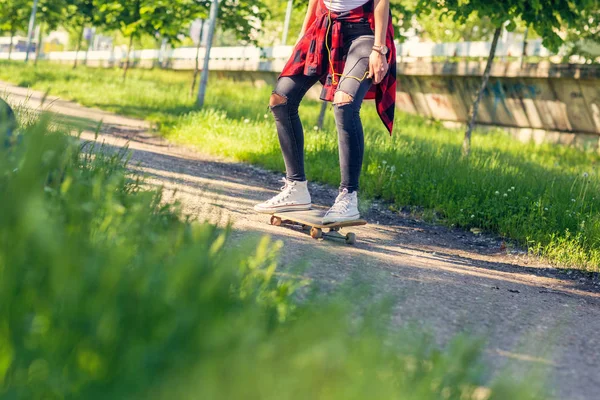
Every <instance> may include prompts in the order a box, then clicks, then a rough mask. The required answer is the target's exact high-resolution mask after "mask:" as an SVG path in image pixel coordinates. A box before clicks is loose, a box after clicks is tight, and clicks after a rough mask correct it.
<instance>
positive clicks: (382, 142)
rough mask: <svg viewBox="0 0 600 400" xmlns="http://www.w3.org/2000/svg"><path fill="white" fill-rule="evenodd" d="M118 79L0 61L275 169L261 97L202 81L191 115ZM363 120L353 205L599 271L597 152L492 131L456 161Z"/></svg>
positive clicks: (14, 73)
mask: <svg viewBox="0 0 600 400" xmlns="http://www.w3.org/2000/svg"><path fill="white" fill-rule="evenodd" d="M119 74H120V72H119V71H116V70H98V69H86V68H80V69H78V70H76V71H73V70H72V69H71V68H70V67H68V66H60V65H56V64H40V65H38V67H37V68H34V67H31V66H23V65H22V64H21V63H7V62H0V79H7V80H9V81H12V82H15V83H18V84H19V85H21V86H32V87H33V88H36V89H40V90H46V89H50V90H51V93H52V94H54V95H60V96H63V97H65V98H69V99H73V100H76V101H78V102H80V103H82V104H84V105H88V106H96V107H100V108H104V109H108V110H112V111H115V112H120V113H124V114H127V115H131V116H137V117H142V118H147V119H150V120H153V121H157V122H159V123H160V124H161V132H162V133H163V135H165V136H166V137H168V138H169V139H172V140H174V141H177V142H179V143H183V144H188V145H193V146H195V147H197V148H198V149H199V150H201V151H204V152H210V153H215V154H221V155H225V156H229V157H234V158H236V159H238V160H242V161H248V162H251V163H255V164H260V165H263V166H265V167H267V168H270V169H273V170H276V171H283V170H284V167H283V161H282V158H281V153H280V150H279V145H278V142H277V135H276V132H275V127H274V124H273V122H272V117H271V115H270V113H269V111H268V108H267V104H268V98H269V95H270V91H271V88H269V87H264V88H255V87H253V86H252V85H251V84H250V83H244V82H231V81H222V80H220V81H217V80H212V81H210V87H209V90H208V94H209V96H208V98H207V101H206V107H205V109H204V110H201V111H197V110H194V106H193V99H191V98H189V96H188V85H189V82H190V74H189V73H183V72H174V71H160V70H155V71H149V70H133V71H131V75H130V77H129V79H128V81H127V82H125V83H124V84H123V83H122V82H121V80H120V79H119ZM319 108H320V104H319V103H317V102H315V101H310V100H306V101H304V103H303V105H302V106H301V116H302V118H303V121H304V123H305V131H306V167H307V174H308V178H309V179H310V180H314V181H320V182H325V183H329V184H332V185H338V184H339V167H338V155H337V138H336V131H335V126H334V123H333V118H332V115H331V113H328V116H327V119H326V123H325V127H324V130H323V131H314V130H313V125H314V123H315V122H316V121H317V116H318V112H319ZM362 115H363V121H364V125H365V133H366V153H365V162H364V168H363V175H362V178H361V185H362V188H361V192H360V193H361V196H362V198H363V199H365V200H368V199H369V198H373V197H378V198H382V199H385V200H387V201H389V202H391V203H392V208H393V209H401V208H403V207H408V208H409V209H411V210H413V211H415V212H418V213H422V214H423V216H424V217H425V218H426V219H428V220H432V221H442V222H444V223H446V224H448V225H451V226H460V227H463V228H466V229H469V228H479V229H483V230H486V231H490V232H495V233H498V234H500V235H502V236H504V237H507V238H511V239H515V240H516V241H517V242H518V243H520V244H521V245H525V246H527V248H528V249H529V250H530V251H531V252H532V253H535V254H539V255H542V256H544V257H547V258H548V259H549V260H551V261H554V262H556V263H557V264H558V265H563V266H569V267H577V268H581V269H583V270H587V271H596V272H597V271H600V213H599V211H600V195H599V193H600V179H599V173H598V161H599V160H600V156H599V155H598V154H596V153H593V152H585V151H580V150H577V149H573V148H567V147H561V146H552V145H542V146H537V145H535V144H533V143H531V144H523V143H520V142H518V141H516V140H515V139H513V138H512V137H510V136H509V135H507V134H505V133H504V132H502V131H501V130H497V131H495V132H492V133H488V134H482V133H479V134H477V135H475V136H474V138H473V152H472V155H471V157H470V158H469V159H468V160H464V159H462V158H461V156H460V143H461V138H462V132H460V131H455V130H450V129H446V128H444V127H442V126H441V125H440V124H437V123H432V122H430V121H426V120H424V119H423V118H420V117H417V116H411V115H406V114H401V113H400V114H399V115H397V117H396V132H395V133H394V136H393V137H392V138H390V137H389V136H388V135H387V134H386V132H385V130H384V128H383V125H382V124H381V122H380V121H379V119H378V117H377V115H376V113H375V111H374V107H373V105H372V104H365V106H364V107H363V113H362ZM265 184H267V183H265Z"/></svg>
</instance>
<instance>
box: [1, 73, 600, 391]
mask: <svg viewBox="0 0 600 400" xmlns="http://www.w3.org/2000/svg"><path fill="white" fill-rule="evenodd" d="M4 91H6V92H8V93H11V97H10V100H11V101H12V102H13V103H14V102H21V101H23V102H27V103H28V104H29V105H30V106H32V107H39V106H40V101H41V99H42V97H43V94H42V93H38V92H33V91H28V90H25V89H21V88H16V87H14V86H11V85H8V84H5V83H2V82H0V93H3V92H4ZM50 102H52V105H51V106H50V108H51V110H52V111H53V112H56V113H59V114H62V115H66V116H69V117H68V118H75V119H76V120H79V121H80V122H81V121H83V122H86V121H90V120H91V121H98V120H103V121H104V128H103V131H102V133H101V134H100V135H99V137H98V140H100V141H104V142H106V144H107V145H108V146H111V147H114V148H120V147H123V146H125V145H128V146H129V149H130V150H131V151H132V164H131V165H132V166H134V167H133V168H135V169H138V170H140V171H143V172H144V173H146V174H147V175H148V177H149V180H148V181H149V183H150V184H156V185H160V186H163V187H164V188H165V189H166V200H167V201H171V200H173V199H174V198H176V199H177V200H179V201H180V202H181V204H182V207H183V210H184V212H185V213H187V214H190V215H192V216H193V217H194V218H198V219H200V220H210V221H213V222H216V223H220V224H225V223H227V221H231V222H232V223H233V226H234V235H235V236H236V237H241V236H246V235H264V234H269V235H271V236H272V237H273V239H276V240H281V241H283V243H284V247H283V251H282V263H283V265H282V267H281V268H282V269H283V270H285V269H286V268H290V267H292V266H298V265H304V266H306V267H307V269H306V272H305V274H306V275H307V276H308V277H310V278H311V279H313V282H314V283H315V284H318V285H320V286H323V287H324V288H333V287H335V286H337V285H339V284H340V283H342V282H343V283H347V282H351V283H352V284H353V285H354V284H356V285H358V284H363V285H367V286H368V287H370V288H371V289H372V290H371V291H370V294H365V295H364V298H362V299H356V300H357V301H362V302H368V301H371V300H373V299H375V298H379V297H380V296H381V295H393V296H394V297H395V298H396V303H395V306H394V319H395V321H394V322H396V323H398V324H404V323H414V324H417V325H419V326H423V327H424V328H426V329H427V330H429V331H430V332H432V333H433V335H434V337H435V338H436V339H437V341H438V342H439V343H440V344H442V345H443V344H444V343H446V342H447V340H448V339H450V338H451V337H452V335H454V334H456V333H459V332H469V333H475V334H481V335H485V336H486V337H487V338H488V342H487V346H486V353H485V354H486V358H487V359H488V361H489V362H490V364H491V365H493V366H494V370H495V371H499V370H503V369H505V368H510V370H511V371H512V372H513V373H515V374H522V373H523V372H530V371H539V372H542V373H545V374H547V376H548V379H547V381H548V383H549V385H550V388H549V390H550V392H551V393H552V394H553V395H554V396H555V397H556V398H560V399H596V398H598V397H599V394H598V393H599V392H600V350H599V349H600V338H599V335H600V287H599V286H598V281H594V280H592V279H591V278H589V277H585V276H582V275H581V274H579V273H578V272H577V271H568V270H556V269H554V268H551V267H550V266H548V265H545V264H544V263H543V262H541V261H539V260H537V259H535V258H532V257H529V256H527V255H526V254H525V253H524V252H522V251H519V250H515V249H511V246H509V249H510V250H507V249H506V248H505V246H504V245H503V242H502V240H501V239H499V238H496V237H494V236H491V235H485V234H483V235H481V234H480V235H476V234H473V233H471V232H465V231H463V230H458V229H450V228H446V227H441V226H435V225H431V224H427V223H424V222H422V221H420V220H417V219H414V218H413V217H411V216H409V215H403V214H399V213H397V212H396V213H393V212H391V211H389V210H388V209H387V207H386V206H385V205H384V204H378V203H373V204H372V205H371V207H370V210H369V213H368V214H367V215H366V218H367V219H368V220H369V222H370V224H369V225H367V226H365V227H359V228H357V229H355V230H354V231H355V232H356V233H357V237H358V243H357V245H356V246H347V245H345V244H341V243H338V242H333V241H314V240H312V239H310V238H309V237H307V236H306V235H305V234H304V233H302V232H301V231H298V230H294V229H288V228H282V227H273V226H270V225H269V224H268V223H267V221H268V218H267V217H266V216H264V215H257V214H255V213H254V212H253V211H252V205H253V204H254V203H255V202H258V201H259V200H262V199H264V198H267V197H268V196H271V195H272V194H274V193H275V192H276V190H277V189H278V187H279V185H280V184H279V183H278V182H277V180H278V179H279V178H281V176H280V175H279V174H274V173H271V172H267V171H264V170H262V169H260V168H257V167H254V166H251V165H247V164H243V163H237V162H234V161H231V160H227V159H221V158H216V157H213V156H207V155H205V154H202V153H201V152H200V151H193V150H190V149H186V148H183V147H180V146H176V145H173V144H170V143H168V142H166V141H165V140H163V139H160V138H157V137H154V136H152V135H150V134H148V133H147V132H148V130H149V126H148V124H147V123H146V122H144V121H139V120H134V119H130V118H124V117H120V116H116V115H113V114H110V113H107V112H104V111H100V110H94V109H88V108H84V107H81V106H78V105H76V104H73V103H70V102H66V101H60V100H57V99H54V98H52V97H51V96H50V97H48V98H47V99H46V104H48V103H50ZM87 125H89V126H90V127H91V126H93V125H94V123H87ZM82 137H83V138H84V139H87V140H94V135H93V133H91V132H89V131H86V132H84V134H83V135H82ZM310 189H311V193H312V194H313V200H314V201H315V203H316V204H318V205H319V206H322V207H325V206H327V205H329V204H331V202H332V201H333V199H334V198H335V195H336V190H335V189H334V188H331V187H328V186H323V185H311V186H310Z"/></svg>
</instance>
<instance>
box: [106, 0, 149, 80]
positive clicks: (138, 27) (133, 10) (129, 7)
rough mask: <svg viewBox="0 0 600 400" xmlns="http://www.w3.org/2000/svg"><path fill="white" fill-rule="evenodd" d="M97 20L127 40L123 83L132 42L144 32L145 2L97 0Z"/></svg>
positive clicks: (134, 0) (137, 0)
mask: <svg viewBox="0 0 600 400" xmlns="http://www.w3.org/2000/svg"><path fill="white" fill-rule="evenodd" d="M95 3H96V4H97V6H98V13H99V19H101V20H102V21H104V25H105V26H106V28H108V29H113V30H119V31H120V32H121V33H122V34H123V36H125V37H126V38H128V40H129V45H128V46H127V57H126V60H125V65H124V67H123V81H124V80H125V79H127V71H128V70H129V60H130V54H131V48H132V47H133V40H134V39H135V38H139V37H140V36H141V35H142V33H143V32H146V28H147V27H146V26H145V23H146V22H147V20H148V19H144V18H143V17H142V14H143V13H144V12H145V11H146V9H145V6H146V4H145V3H147V0H132V1H123V2H122V1H115V0H97V1H95Z"/></svg>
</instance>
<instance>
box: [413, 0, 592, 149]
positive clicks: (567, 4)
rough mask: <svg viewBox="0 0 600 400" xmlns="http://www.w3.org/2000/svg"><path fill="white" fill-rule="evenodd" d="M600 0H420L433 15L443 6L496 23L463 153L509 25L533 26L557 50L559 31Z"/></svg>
mask: <svg viewBox="0 0 600 400" xmlns="http://www.w3.org/2000/svg"><path fill="white" fill-rule="evenodd" d="M597 4H598V0H527V1H525V0H504V1H492V2H490V1H488V0H437V1H435V2H433V3H432V2H431V1H429V0H418V6H417V11H418V12H419V13H423V14H425V15H430V14H431V12H432V10H439V11H440V16H446V15H448V16H451V17H452V18H453V20H454V21H456V22H458V23H463V24H464V23H466V22H467V21H468V20H469V18H470V17H472V15H480V16H486V17H487V18H489V20H490V21H491V23H492V24H493V26H494V29H495V30H494V38H493V40H492V45H491V47H490V54H489V57H488V60H487V65H486V67H485V71H484V74H483V77H482V81H481V86H480V89H479V92H478V94H477V98H476V100H475V102H474V103H473V107H472V109H471V116H470V120H469V124H468V127H467V130H466V132H465V138H464V141H463V155H464V156H468V155H469V153H470V151H471V133H472V131H473V127H474V126H475V121H476V119H477V112H478V109H479V103H480V101H481V99H482V97H483V92H484V90H485V88H486V86H487V82H488V80H489V76H490V72H491V67H492V63H493V60H494V55H495V52H496V45H497V43H498V38H499V37H500V34H501V33H502V29H503V27H504V26H505V25H506V29H507V30H508V31H514V30H515V28H516V27H517V22H518V21H523V23H524V24H525V25H526V26H527V27H531V28H533V29H534V30H535V31H536V32H537V33H538V34H539V35H540V36H541V37H542V40H543V41H542V43H543V44H544V46H546V47H547V48H549V49H550V50H553V51H557V50H558V48H559V47H560V45H561V44H562V43H563V39H562V38H561V37H560V36H559V35H558V32H559V31H560V30H561V29H565V28H571V27H574V26H576V25H577V24H578V23H580V22H581V20H582V18H584V14H585V13H586V12H587V11H589V10H592V9H593V7H594V5H597Z"/></svg>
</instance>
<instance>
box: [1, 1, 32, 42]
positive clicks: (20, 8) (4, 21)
mask: <svg viewBox="0 0 600 400" xmlns="http://www.w3.org/2000/svg"><path fill="white" fill-rule="evenodd" d="M30 13H31V4H30V2H29V1H27V0H0V31H3V32H8V33H10V34H11V36H14V35H15V34H16V33H17V32H22V31H25V30H26V29H27V23H28V21H29V15H30Z"/></svg>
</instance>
